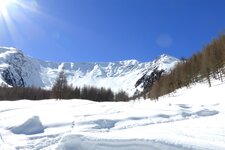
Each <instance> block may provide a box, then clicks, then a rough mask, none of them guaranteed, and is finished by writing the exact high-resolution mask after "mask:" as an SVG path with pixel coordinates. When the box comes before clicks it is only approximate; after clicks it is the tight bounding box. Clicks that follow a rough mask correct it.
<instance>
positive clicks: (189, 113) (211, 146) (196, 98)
mask: <svg viewBox="0 0 225 150" xmlns="http://www.w3.org/2000/svg"><path fill="white" fill-rule="evenodd" d="M212 84H213V86H212V87H211V88H209V87H208V85H207V83H201V84H200V83H198V84H196V85H192V86H191V87H190V88H182V89H179V90H178V91H176V93H173V94H170V95H167V96H164V97H162V98H160V99H159V101H157V102H154V101H150V100H139V101H130V102H117V103H116V102H102V103H97V102H92V101H88V100H67V101H63V100H62V101H56V100H43V101H28V100H22V101H15V102H9V101H2V102H0V149H21V150H23V149H24V150H25V149H26V150H34V149H45V150H48V149H57V150H71V149H73V150H96V149H97V150H121V149H123V150H157V149H169V150H180V149H181V150H190V149H191V150H205V149H207V150H215V149H216V150H224V149H225V140H224V139H225V122H224V118H225V110H224V108H225V101H224V98H225V93H224V88H225V83H222V84H221V83H220V82H217V81H215V80H214V81H213V83H212ZM34 116H36V117H34ZM37 116H38V117H37ZM11 127H18V128H16V129H17V130H18V129H19V132H13V130H11ZM25 129H27V130H29V129H35V130H36V129H37V130H36V132H33V133H32V132H31V133H29V134H26V133H24V131H25ZM42 129H43V130H42ZM18 133H19V134H18ZM20 133H22V134H20Z"/></svg>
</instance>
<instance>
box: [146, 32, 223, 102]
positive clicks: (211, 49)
mask: <svg viewBox="0 0 225 150" xmlns="http://www.w3.org/2000/svg"><path fill="white" fill-rule="evenodd" d="M224 75H225V34H221V35H220V36H219V37H217V38H216V39H214V40H213V41H212V42H211V43H210V44H208V45H206V46H204V47H203V49H202V51H200V52H198V53H196V54H193V55H192V56H191V57H190V58H189V59H182V60H181V62H179V63H178V64H177V65H176V66H175V67H174V69H173V70H171V71H170V73H168V74H164V75H162V76H161V77H160V79H159V80H157V81H155V82H154V84H153V85H152V86H151V87H150V88H149V97H150V98H151V99H158V98H159V97H160V96H163V95H166V94H169V93H171V92H174V91H175V90H176V89H179V88H182V87H189V86H190V85H191V84H193V83H197V82H203V81H204V80H207V82H208V84H209V86H211V79H212V78H213V79H218V80H221V82H223V80H224Z"/></svg>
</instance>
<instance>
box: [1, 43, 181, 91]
mask: <svg viewBox="0 0 225 150" xmlns="http://www.w3.org/2000/svg"><path fill="white" fill-rule="evenodd" d="M177 62H178V59H176V58H174V57H171V56H168V55H161V56H160V57H159V58H157V59H156V60H154V61H153V62H144V63H140V62H138V61H137V60H125V61H119V62H107V63H95V62H93V63H91V62H90V63H89V62H85V63H55V62H48V61H41V60H37V59H34V58H31V57H28V56H25V55H24V54H23V53H22V51H20V50H18V49H15V48H7V47H0V73H1V76H0V83H4V84H7V83H11V85H17V86H23V85H24V86H35V87H42V88H47V89H49V88H51V87H52V85H53V84H54V82H55V79H56V77H57V76H58V73H59V72H60V71H61V70H62V68H64V69H65V73H66V76H67V79H68V83H69V84H72V85H73V86H80V87H83V86H84V85H87V86H89V85H91V86H97V87H106V88H109V87H110V88H111V89H112V90H114V91H115V92H116V91H119V90H121V89H122V90H124V91H127V92H128V93H129V94H130V95H132V94H133V93H134V92H135V91H136V89H139V90H140V91H141V90H142V89H141V85H140V86H139V87H137V88H135V83H136V82H137V81H138V80H139V79H140V78H141V77H142V76H143V75H145V74H151V72H152V71H153V70H154V69H155V68H157V67H158V69H164V70H165V71H169V70H170V69H171V68H172V67H173V66H174V65H175V64H176V63H177ZM6 79H7V81H8V82H7V83H6V81H5V80H6Z"/></svg>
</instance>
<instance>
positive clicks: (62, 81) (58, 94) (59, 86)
mask: <svg viewBox="0 0 225 150" xmlns="http://www.w3.org/2000/svg"><path fill="white" fill-rule="evenodd" d="M68 87H69V86H68V85H67V79H66V75H65V71H64V69H62V71H60V72H59V75H58V77H57V78H56V82H55V84H54V85H53V88H52V93H53V97H54V98H56V99H59V100H61V99H62V98H65V94H64V93H65V92H66V90H67V89H68Z"/></svg>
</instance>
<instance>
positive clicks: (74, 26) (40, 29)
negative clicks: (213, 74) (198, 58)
mask: <svg viewBox="0 0 225 150" xmlns="http://www.w3.org/2000/svg"><path fill="white" fill-rule="evenodd" d="M0 5H1V4H0ZM6 7H7V8H5V9H4V11H3V8H1V6H0V8H1V9H2V10H0V46H13V47H17V48H19V49H22V50H23V51H24V53H25V54H27V55H30V56H32V57H35V58H39V59H43V60H51V61H74V62H85V61H89V62H92V61H98V62H105V61H118V60H125V59H137V60H139V61H142V62H143V61H150V60H153V59H154V58H155V57H157V56H159V55H161V54H163V53H165V54H169V55H172V56H175V57H178V58H180V57H182V56H183V57H189V56H191V55H192V54H193V53H194V52H197V51H199V50H201V48H202V47H203V46H204V45H206V44H207V43H209V42H210V41H211V40H212V39H213V38H215V37H217V36H218V34H220V33H221V32H223V31H224V29H225V17H224V15H225V0H14V1H12V2H10V3H9V4H7V6H6Z"/></svg>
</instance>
